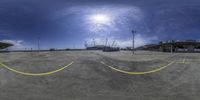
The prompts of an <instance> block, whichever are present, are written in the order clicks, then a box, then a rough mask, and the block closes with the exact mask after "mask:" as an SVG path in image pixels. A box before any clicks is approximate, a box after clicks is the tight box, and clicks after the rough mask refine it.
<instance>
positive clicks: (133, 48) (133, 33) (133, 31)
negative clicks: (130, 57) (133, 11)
mask: <svg viewBox="0 0 200 100" xmlns="http://www.w3.org/2000/svg"><path fill="white" fill-rule="evenodd" d="M135 33H136V31H135V30H132V35H133V41H132V42H133V43H132V53H133V54H134V50H135V45H134V44H135Z"/></svg>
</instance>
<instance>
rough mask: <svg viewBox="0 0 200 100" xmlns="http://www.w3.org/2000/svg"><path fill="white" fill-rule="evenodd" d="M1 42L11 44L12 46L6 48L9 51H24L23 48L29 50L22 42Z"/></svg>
mask: <svg viewBox="0 0 200 100" xmlns="http://www.w3.org/2000/svg"><path fill="white" fill-rule="evenodd" d="M1 42H6V43H11V44H13V45H14V46H11V47H9V48H7V49H9V50H24V49H25V48H29V46H27V45H25V42H24V41H23V40H1Z"/></svg>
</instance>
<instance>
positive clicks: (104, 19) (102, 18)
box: [90, 14, 111, 24]
mask: <svg viewBox="0 0 200 100" xmlns="http://www.w3.org/2000/svg"><path fill="white" fill-rule="evenodd" d="M90 20H91V22H92V23H94V24H108V23H110V21H111V19H110V17H109V16H108V15H105V14H94V15H91V16H90Z"/></svg>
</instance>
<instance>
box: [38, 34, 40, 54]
mask: <svg viewBox="0 0 200 100" xmlns="http://www.w3.org/2000/svg"><path fill="white" fill-rule="evenodd" d="M38 52H40V36H38Z"/></svg>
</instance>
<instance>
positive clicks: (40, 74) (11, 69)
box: [0, 61, 74, 76]
mask: <svg viewBox="0 0 200 100" xmlns="http://www.w3.org/2000/svg"><path fill="white" fill-rule="evenodd" d="M73 63H74V61H72V62H71V63H69V64H68V65H66V66H63V67H61V68H59V69H57V70H53V71H50V72H45V73H37V74H35V73H26V72H21V71H18V70H15V69H13V68H10V67H8V66H7V65H5V64H3V63H1V62H0V65H2V66H3V67H4V68H6V69H8V70H10V71H12V72H15V73H18V74H22V75H27V76H44V75H50V74H54V73H56V72H59V71H61V70H63V69H65V68H67V67H69V66H70V65H72V64H73Z"/></svg>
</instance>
